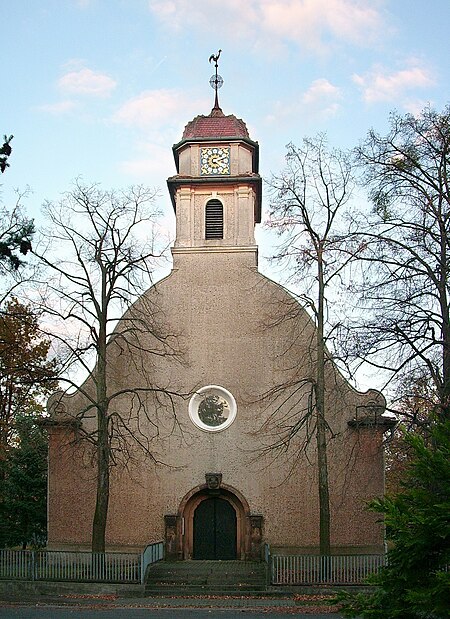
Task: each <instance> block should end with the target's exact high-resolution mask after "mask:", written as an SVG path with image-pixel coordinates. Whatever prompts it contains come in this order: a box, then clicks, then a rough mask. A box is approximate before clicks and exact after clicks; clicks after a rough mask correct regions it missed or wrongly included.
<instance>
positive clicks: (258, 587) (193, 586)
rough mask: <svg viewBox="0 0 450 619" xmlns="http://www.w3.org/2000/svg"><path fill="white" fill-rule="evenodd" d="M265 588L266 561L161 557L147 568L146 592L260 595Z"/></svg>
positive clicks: (154, 593)
mask: <svg viewBox="0 0 450 619" xmlns="http://www.w3.org/2000/svg"><path fill="white" fill-rule="evenodd" d="M265 590H266V565H265V563H263V562H257V561H159V562H158V563H153V564H152V565H151V566H150V567H149V570H148V573H147V579H146V586H145V594H146V595H148V596H160V595H245V594H252V595H258V593H259V594H262V593H264V592H265Z"/></svg>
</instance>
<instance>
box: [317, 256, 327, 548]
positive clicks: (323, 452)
mask: <svg viewBox="0 0 450 619" xmlns="http://www.w3.org/2000/svg"><path fill="white" fill-rule="evenodd" d="M317 267H318V273H317V275H318V283H319V299H318V312H317V314H318V315H317V369H316V417H317V429H316V439H317V466H318V472H319V536H320V537H319V540H320V554H321V555H329V554H330V550H331V547H330V497H329V488H328V460H327V424H326V420H325V343H324V294H325V286H324V282H323V263H322V252H321V249H320V250H319V251H318V261H317Z"/></svg>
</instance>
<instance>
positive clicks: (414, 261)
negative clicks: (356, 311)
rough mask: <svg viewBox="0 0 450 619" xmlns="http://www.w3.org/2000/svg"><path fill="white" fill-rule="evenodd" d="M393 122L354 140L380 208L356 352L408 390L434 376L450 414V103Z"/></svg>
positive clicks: (367, 238)
mask: <svg viewBox="0 0 450 619" xmlns="http://www.w3.org/2000/svg"><path fill="white" fill-rule="evenodd" d="M390 122H391V126H390V130H389V132H388V134H387V135H386V136H381V135H379V134H377V133H375V132H374V131H370V132H369V134H368V136H367V138H366V140H365V142H364V143H363V144H362V145H361V146H360V147H359V148H358V149H357V155H358V159H359V162H360V164H361V165H362V166H363V170H364V183H365V184H366V185H368V186H369V188H370V191H371V194H370V195H371V199H372V202H373V205H374V209H373V213H372V215H371V216H370V217H369V218H368V220H366V221H365V222H364V224H362V225H361V228H360V234H361V238H364V247H363V251H362V252H361V255H360V258H361V264H362V270H361V278H360V280H362V282H363V285H360V281H358V285H357V286H356V287H355V289H357V291H358V292H359V294H360V304H359V308H360V314H361V315H362V316H363V322H362V324H361V323H360V324H359V327H358V329H357V338H356V343H357V346H356V352H357V353H358V354H359V356H360V357H362V358H363V359H364V360H365V361H366V362H369V363H370V364H371V365H372V366H373V367H375V368H378V369H380V370H383V371H386V372H387V373H388V377H389V380H394V381H397V383H398V384H399V385H401V386H402V394H401V395H402V397H403V396H406V397H408V396H413V395H414V392H413V391H410V393H409V394H408V389H407V387H408V385H411V386H412V387H414V385H417V384H418V382H419V383H420V382H423V381H425V382H426V383H427V384H428V382H429V380H430V379H431V381H432V386H433V388H432V389H431V392H432V393H433V402H430V404H431V405H432V408H433V409H434V410H435V411H436V412H437V413H438V414H439V415H441V416H442V417H444V418H450V321H449V317H450V314H449V292H450V290H449V284H450V188H449V177H448V173H449V170H450V107H449V106H447V107H446V108H445V109H444V111H443V112H442V113H437V112H435V111H433V110H431V109H425V110H424V111H423V113H422V114H420V115H419V116H417V117H415V116H412V115H410V114H408V115H406V116H400V115H399V114H397V113H393V114H392V115H391V118H390ZM363 225H364V228H363V227H362V226H363ZM436 395H437V402H438V404H437V405H436V399H435V397H436Z"/></svg>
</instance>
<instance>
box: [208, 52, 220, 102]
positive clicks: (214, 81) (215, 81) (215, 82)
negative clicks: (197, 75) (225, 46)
mask: <svg viewBox="0 0 450 619" xmlns="http://www.w3.org/2000/svg"><path fill="white" fill-rule="evenodd" d="M221 53H222V50H221V49H219V51H218V52H217V54H216V55H214V54H211V56H210V57H209V62H211V61H214V64H215V67H216V73H215V75H213V76H212V77H211V79H210V80H209V83H210V85H211V87H212V88H214V90H215V91H216V97H215V101H214V108H213V109H214V110H220V106H219V95H218V90H219V88H221V86H222V84H223V79H222V77H221V76H220V75H219V74H218V73H217V69H218V66H219V62H218V61H219V56H220V54H221Z"/></svg>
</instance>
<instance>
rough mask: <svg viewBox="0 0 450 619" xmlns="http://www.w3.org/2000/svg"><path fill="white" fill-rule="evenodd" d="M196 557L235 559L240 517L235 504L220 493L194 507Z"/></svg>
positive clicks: (194, 553)
mask: <svg viewBox="0 0 450 619" xmlns="http://www.w3.org/2000/svg"><path fill="white" fill-rule="evenodd" d="M193 533H194V535H193V556H192V558H193V559H203V560H216V561H217V560H221V561H227V560H228V561H229V560H233V559H236V557H237V554H236V553H237V548H236V541H237V540H236V538H237V518H236V510H235V509H234V507H233V505H232V504H231V503H230V502H229V501H226V500H225V499H222V498H220V496H219V497H217V496H213V497H207V498H205V499H204V500H203V501H201V503H199V504H198V505H197V507H196V509H195V511H194V527H193Z"/></svg>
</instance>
